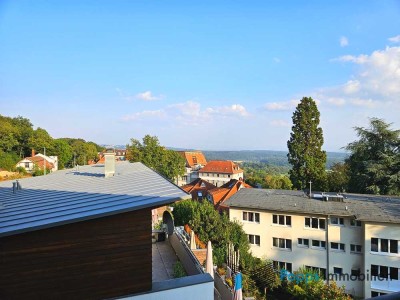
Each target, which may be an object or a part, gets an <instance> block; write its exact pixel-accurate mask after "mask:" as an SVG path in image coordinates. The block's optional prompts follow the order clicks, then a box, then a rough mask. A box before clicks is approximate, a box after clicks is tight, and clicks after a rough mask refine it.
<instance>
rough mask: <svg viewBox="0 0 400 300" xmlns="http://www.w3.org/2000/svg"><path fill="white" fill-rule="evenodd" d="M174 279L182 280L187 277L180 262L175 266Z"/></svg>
mask: <svg viewBox="0 0 400 300" xmlns="http://www.w3.org/2000/svg"><path fill="white" fill-rule="evenodd" d="M173 275H174V278H180V277H185V276H187V274H186V271H185V268H184V267H183V265H182V263H181V262H180V261H177V262H176V263H175V264H174V274H173Z"/></svg>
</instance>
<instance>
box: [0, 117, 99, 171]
mask: <svg viewBox="0 0 400 300" xmlns="http://www.w3.org/2000/svg"><path fill="white" fill-rule="evenodd" d="M44 148H46V154H47V155H54V156H58V161H59V165H58V167H59V169H63V168H64V167H72V165H73V157H74V153H75V156H76V157H77V158H78V159H77V163H79V164H86V163H87V161H88V160H89V159H97V153H98V152H99V151H100V150H101V149H102V147H100V146H99V145H97V144H95V143H93V142H86V141H85V140H83V139H70V138H60V139H53V138H52V137H51V135H50V134H49V133H48V132H47V131H46V130H45V129H43V128H40V127H38V128H37V129H33V125H32V123H31V122H30V121H29V119H26V118H23V117H21V116H18V117H15V118H11V117H5V116H2V115H0V168H3V169H6V170H9V171H11V170H14V169H15V165H16V163H17V162H18V161H19V160H20V159H22V158H24V157H27V156H30V155H31V151H32V149H33V150H35V151H36V153H39V152H41V153H43V152H44V151H43V150H44Z"/></svg>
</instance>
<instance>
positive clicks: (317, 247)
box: [311, 240, 326, 250]
mask: <svg viewBox="0 0 400 300" xmlns="http://www.w3.org/2000/svg"><path fill="white" fill-rule="evenodd" d="M314 241H316V242H318V245H319V246H314V245H313V242H314ZM323 243H325V247H324V246H322V244H323ZM311 249H316V250H326V242H325V241H320V240H311Z"/></svg>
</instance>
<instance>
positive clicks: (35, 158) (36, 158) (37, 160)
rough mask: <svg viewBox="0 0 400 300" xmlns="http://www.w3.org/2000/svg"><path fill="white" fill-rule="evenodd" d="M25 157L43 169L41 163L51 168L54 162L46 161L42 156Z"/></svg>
mask: <svg viewBox="0 0 400 300" xmlns="http://www.w3.org/2000/svg"><path fill="white" fill-rule="evenodd" d="M25 159H27V160H30V161H31V162H33V163H34V164H36V165H37V166H38V167H39V168H40V169H43V165H45V166H46V169H53V168H54V164H52V163H50V162H48V161H47V160H45V159H44V158H43V157H40V156H33V157H26V158H25Z"/></svg>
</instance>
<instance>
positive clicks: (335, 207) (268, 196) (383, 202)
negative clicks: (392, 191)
mask: <svg viewBox="0 0 400 300" xmlns="http://www.w3.org/2000/svg"><path fill="white" fill-rule="evenodd" d="M342 195H343V196H344V201H343V202H334V201H322V200H317V199H310V198H308V197H307V196H306V195H305V194H304V193H303V192H302V191H287V190H267V189H241V190H239V191H238V192H237V193H236V194H235V195H233V196H232V197H231V198H229V199H228V200H227V201H226V202H225V204H226V205H227V206H229V207H231V208H234V207H235V208H236V207H237V208H247V209H254V210H257V209H261V210H269V211H277V212H287V213H299V214H314V215H323V216H327V215H334V216H343V217H345V216H348V217H351V216H352V217H355V218H356V219H357V220H360V221H370V222H383V223H400V198H399V197H387V196H373V195H355V194H342Z"/></svg>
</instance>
